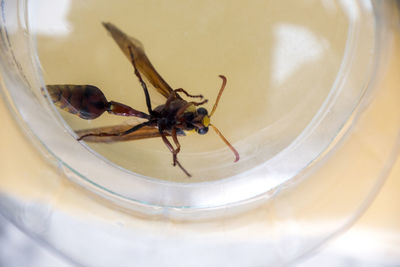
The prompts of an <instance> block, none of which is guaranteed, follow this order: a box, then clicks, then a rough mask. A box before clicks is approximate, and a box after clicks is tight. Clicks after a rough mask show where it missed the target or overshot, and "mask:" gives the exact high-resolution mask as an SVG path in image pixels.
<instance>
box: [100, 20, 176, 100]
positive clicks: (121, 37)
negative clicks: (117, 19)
mask: <svg viewBox="0 0 400 267" xmlns="http://www.w3.org/2000/svg"><path fill="white" fill-rule="evenodd" d="M103 26H104V27H105V28H106V29H107V30H108V31H109V32H110V33H111V36H112V37H113V39H114V41H115V42H116V43H117V44H118V46H119V47H120V48H121V50H122V52H124V54H125V56H126V57H127V58H128V59H129V60H131V55H130V49H131V51H132V52H133V55H134V60H135V65H136V67H137V69H138V71H139V72H141V73H142V74H143V75H144V76H145V77H146V78H147V80H148V81H149V82H150V83H151V84H152V85H153V86H154V87H155V88H156V89H157V91H158V92H159V93H160V94H162V95H163V96H164V97H166V98H168V96H169V95H170V94H171V92H172V88H171V87H170V86H169V85H168V84H167V83H166V82H165V81H164V79H163V78H162V77H161V75H160V74H158V72H157V71H156V70H155V68H154V67H153V65H152V64H151V62H150V60H149V59H148V58H147V56H146V54H145V52H144V49H143V45H142V44H141V43H140V41H138V40H137V39H135V38H133V37H130V36H128V35H126V34H125V33H123V32H122V31H121V30H120V29H118V28H117V27H116V26H115V25H113V24H111V23H108V22H103Z"/></svg>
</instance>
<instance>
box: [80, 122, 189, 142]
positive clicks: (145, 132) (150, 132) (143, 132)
mask: <svg viewBox="0 0 400 267" xmlns="http://www.w3.org/2000/svg"><path fill="white" fill-rule="evenodd" d="M132 127H133V125H126V124H121V125H114V126H105V127H99V128H93V129H85V130H78V131H76V133H77V134H78V135H79V136H83V135H86V134H99V133H120V132H124V131H126V130H129V129H130V128H132ZM165 134H166V135H167V136H169V135H170V134H169V133H165ZM178 135H185V133H184V132H181V133H180V134H178ZM154 137H161V135H160V133H159V131H158V128H157V127H154V126H144V127H143V128H140V129H139V130H137V131H135V132H132V133H130V134H127V135H122V136H87V137H85V139H84V141H85V142H92V143H112V142H121V141H132V140H140V139H147V138H154Z"/></svg>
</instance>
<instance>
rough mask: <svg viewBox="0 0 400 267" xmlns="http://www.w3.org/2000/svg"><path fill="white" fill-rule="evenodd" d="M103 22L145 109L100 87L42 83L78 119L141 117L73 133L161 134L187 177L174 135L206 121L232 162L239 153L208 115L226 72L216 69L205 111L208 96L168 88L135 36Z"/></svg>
mask: <svg viewBox="0 0 400 267" xmlns="http://www.w3.org/2000/svg"><path fill="white" fill-rule="evenodd" d="M103 26H104V27H105V28H106V30H107V31H108V32H109V33H110V34H111V36H112V38H113V39H114V41H115V42H116V43H117V44H118V46H119V48H120V49H121V50H122V52H123V53H124V54H125V56H126V57H127V58H128V59H129V60H130V62H131V64H132V65H133V69H134V73H135V75H136V76H137V78H138V79H139V82H140V85H141V87H142V88H143V91H144V95H145V99H146V106H147V113H145V112H142V111H139V110H136V109H134V108H132V107H130V106H128V105H125V104H122V103H119V102H116V101H108V100H107V98H106V97H105V95H104V93H103V92H102V91H101V90H100V89H99V88H98V87H96V86H93V85H72V84H58V85H47V86H46V87H47V90H48V93H49V96H50V98H51V100H52V102H53V103H54V104H55V105H56V106H58V107H59V108H61V109H63V110H65V111H67V112H69V113H72V114H75V115H77V116H79V117H80V118H82V119H85V120H93V119H96V118H97V117H99V116H100V115H102V114H103V113H104V112H106V111H107V112H108V113H110V114H113V115H118V116H133V117H136V118H140V119H143V122H141V123H138V124H136V125H116V126H109V127H101V128H95V129H88V130H80V131H77V134H78V136H79V137H78V138H77V140H78V141H81V140H84V141H88V142H117V141H128V140H139V139H145V138H153V137H161V139H162V141H163V142H164V144H165V145H166V146H167V148H168V149H169V151H170V152H171V153H172V163H173V166H178V167H179V168H180V169H181V170H182V171H183V172H184V173H185V174H186V175H187V176H188V177H191V174H190V173H189V172H188V171H187V170H186V169H185V168H184V167H183V166H182V164H181V163H180V162H179V160H178V153H179V152H180V150H181V145H180V144H179V140H178V136H185V135H186V133H187V132H197V133H198V134H200V135H204V134H206V133H207V132H208V129H209V127H211V128H213V129H214V131H215V132H216V133H217V135H218V136H219V137H220V138H221V139H222V141H223V142H224V143H225V144H226V145H227V146H228V147H229V148H230V149H231V150H232V152H233V153H234V156H235V160H234V161H235V162H237V161H238V160H239V153H238V152H237V151H236V149H235V148H234V147H233V146H232V145H231V144H230V143H229V142H228V140H227V139H226V138H225V137H224V136H223V135H222V133H221V132H220V131H219V130H218V128H217V127H215V125H213V124H211V123H210V118H211V117H212V116H213V114H214V112H215V110H216V109H217V106H218V102H219V101H220V98H221V95H222V93H223V91H224V89H225V86H226V83H227V79H226V77H225V76H223V75H219V77H220V78H221V79H222V85H221V88H220V90H219V93H218V96H217V99H216V101H215V104H214V106H213V108H212V110H211V112H210V113H209V112H208V111H207V109H205V108H204V107H202V105H204V104H206V103H207V102H208V100H207V99H204V97H203V96H202V95H201V94H199V95H192V94H190V93H188V92H187V91H186V90H184V89H183V88H178V89H172V88H171V86H169V85H168V83H167V82H165V80H164V79H163V78H162V77H161V76H160V74H159V73H158V72H157V71H156V69H155V68H154V67H153V65H152V64H151V62H150V60H149V59H148V57H147V56H146V54H145V52H144V48H143V45H142V44H141V43H140V41H138V40H137V39H135V38H133V37H130V36H128V35H126V34H125V33H124V32H122V31H121V30H120V29H118V28H117V27H116V26H115V25H113V24H111V23H105V22H103ZM144 79H146V80H147V82H148V83H150V84H151V85H152V86H153V87H154V88H155V89H156V90H157V91H158V92H159V93H160V94H161V95H163V96H164V97H165V98H166V101H165V103H164V104H162V105H159V106H157V107H156V108H154V109H153V108H152V106H151V101H150V95H149V90H148V88H147V84H146V82H145V80H144ZM183 95H184V96H186V97H187V98H191V99H192V100H194V99H198V101H187V100H185V99H183ZM167 137H169V138H170V139H172V142H173V143H174V145H175V146H173V145H172V143H171V141H170V140H169V139H168V138H167Z"/></svg>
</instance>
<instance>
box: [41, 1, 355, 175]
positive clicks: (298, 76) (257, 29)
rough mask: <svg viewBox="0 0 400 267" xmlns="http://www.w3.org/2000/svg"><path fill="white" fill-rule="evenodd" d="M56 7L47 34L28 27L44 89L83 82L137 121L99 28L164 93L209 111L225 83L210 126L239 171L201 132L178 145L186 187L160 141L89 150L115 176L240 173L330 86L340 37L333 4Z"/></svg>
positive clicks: (76, 125)
mask: <svg viewBox="0 0 400 267" xmlns="http://www.w3.org/2000/svg"><path fill="white" fill-rule="evenodd" d="M59 8H60V9H61V8H62V11H60V10H59V11H57V9H55V12H54V13H53V14H52V15H51V16H52V23H53V24H52V25H53V27H54V28H53V29H49V28H51V26H46V25H44V24H40V23H38V25H39V26H38V28H37V41H38V50H39V58H40V61H41V64H42V67H43V73H44V78H45V81H46V83H47V84H92V85H95V86H98V87H99V88H101V89H102V91H103V92H104V94H105V95H106V97H107V99H108V100H109V101H110V100H114V101H118V102H122V103H124V104H127V105H129V106H131V107H133V108H135V109H138V110H141V111H145V112H146V111H147V110H146V105H145V98H144V94H143V90H142V88H141V87H140V84H139V83H138V80H137V78H136V76H135V75H134V73H133V67H132V66H131V64H130V62H129V61H128V60H127V59H126V58H125V56H124V55H123V53H122V52H121V51H120V50H119V48H118V46H117V45H116V43H114V41H113V40H112V38H111V37H110V36H109V35H108V33H107V32H106V30H105V29H104V28H103V26H102V25H101V22H102V21H106V22H112V23H113V24H115V25H116V26H118V27H119V28H120V29H121V30H123V31H124V32H125V33H127V34H128V35H131V36H134V37H135V38H137V39H139V40H140V41H141V42H142V43H143V45H144V47H145V51H146V53H147V55H148V57H149V59H150V60H151V62H152V63H153V65H154V66H155V68H156V69H157V70H158V72H159V73H160V74H161V75H162V76H163V78H164V79H165V80H166V81H167V82H168V83H169V84H170V86H171V87H172V88H180V87H182V88H184V89H186V90H187V91H188V92H190V93H192V94H203V95H204V96H205V97H206V98H208V99H209V103H208V104H206V108H207V109H208V110H209V111H210V110H211V108H212V105H213V103H214V101H215V99H216V95H217V93H218V90H219V88H220V86H221V80H220V79H219V78H218V75H220V74H223V75H225V76H226V77H227V78H228V83H227V87H226V89H225V92H224V94H223V96H222V99H221V102H220V104H219V106H218V109H217V111H216V113H215V114H214V116H213V117H212V123H213V124H215V125H216V126H217V127H218V128H219V129H220V130H221V132H222V133H223V134H224V135H225V137H226V138H227V139H228V140H229V141H230V142H231V143H232V144H233V146H235V147H236V149H237V150H238V151H239V154H240V156H241V160H240V161H239V162H238V163H233V159H234V156H233V154H232V152H231V151H230V150H229V149H228V148H227V147H226V146H225V144H224V143H223V142H222V141H221V140H220V138H219V137H218V136H217V135H216V134H215V133H213V131H212V130H211V129H210V131H209V133H208V134H207V135H205V136H200V135H197V134H194V135H189V136H186V137H182V138H180V143H181V145H182V149H181V152H180V154H179V159H180V162H181V163H182V165H183V166H184V167H185V168H186V169H187V170H188V171H189V172H190V173H191V174H192V175H193V178H192V179H188V178H187V177H186V176H185V174H184V173H183V172H182V171H181V170H179V169H178V168H174V167H173V166H172V155H171V153H170V152H169V150H168V149H167V147H166V146H165V145H164V143H163V142H162V140H161V139H149V140H140V141H131V142H122V143H112V144H89V145H90V146H91V147H92V148H93V149H94V150H95V151H97V152H98V153H100V154H101V155H103V156H104V157H105V158H107V159H108V160H110V161H112V162H114V163H116V164H118V165H119V166H121V167H123V168H125V169H128V170H131V171H133V172H135V173H138V174H141V175H146V176H150V177H155V178H160V179H165V180H173V181H182V182H197V181H208V180H215V179H220V178H225V177H229V176H233V175H235V174H239V173H242V172H244V171H246V170H250V169H252V168H254V167H256V166H259V165H260V164H263V163H264V162H266V161H267V160H269V159H271V158H272V157H273V156H275V155H276V154H278V153H279V152H280V151H282V149H284V148H285V147H287V146H288V145H289V144H290V143H292V142H293V140H294V139H295V138H296V137H297V136H298V135H299V134H300V133H301V132H302V131H303V130H304V128H305V127H306V126H307V125H308V124H309V123H310V121H311V120H312V118H313V117H314V115H315V114H316V113H317V111H318V110H319V108H320V107H321V105H322V103H323V101H324V100H325V99H326V97H327V95H328V94H329V92H330V90H331V88H332V85H333V83H334V81H335V78H336V75H337V73H338V70H339V67H340V64H341V62H342V57H343V54H344V48H345V44H346V39H347V28H348V18H347V16H346V14H345V13H344V12H343V10H342V9H341V7H340V5H339V4H338V3H337V2H336V1H335V2H334V1H332V2H329V1H307V2H306V3H305V2H304V1H299V2H297V1H286V0H285V1H248V2H243V1H230V0H220V1H183V0H182V1H156V0H150V1H149V0H146V1H113V2H112V4H111V3H110V2H109V1H105V0H96V1H94V0H91V1H90V0H89V1H84V2H83V1H66V2H64V6H62V7H61V5H60V7H59ZM57 12H59V13H57ZM48 16H50V15H48ZM37 19H38V20H40V17H39V16H38V18H37ZM54 25H58V26H54ZM46 27H49V28H46ZM151 98H152V103H153V107H155V106H157V105H159V104H163V103H164V102H165V99H163V97H161V96H160V95H159V94H158V93H157V92H155V91H152V92H151ZM60 113H61V115H62V116H63V117H64V119H65V121H66V122H67V123H68V124H69V125H70V126H71V128H72V129H74V130H78V129H84V128H91V127H98V126H106V125H107V126H108V125H114V124H120V123H127V122H126V120H127V118H121V117H117V116H112V115H109V114H104V115H102V116H101V117H100V118H98V119H96V120H92V121H85V120H82V119H80V118H78V117H76V116H74V115H71V114H68V113H66V112H63V111H61V112H60ZM130 123H132V120H130Z"/></svg>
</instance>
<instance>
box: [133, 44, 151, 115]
mask: <svg viewBox="0 0 400 267" xmlns="http://www.w3.org/2000/svg"><path fill="white" fill-rule="evenodd" d="M129 54H130V56H131V62H132V65H133V68H134V69H135V75H136V76H137V77H138V79H139V82H140V84H141V85H142V87H143V91H144V95H145V97H146V105H147V110H148V111H149V113H150V114H153V110H152V108H151V102H150V95H149V90H147V85H146V83H145V82H144V81H143V79H142V76H141V75H140V72H139V71H138V69H137V68H136V63H135V57H134V55H133V52H132V48H131V47H130V46H129Z"/></svg>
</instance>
